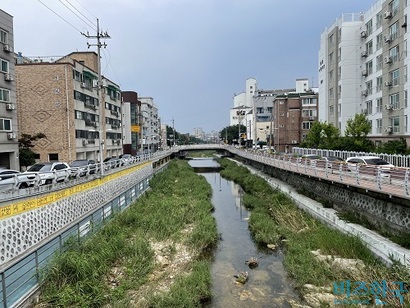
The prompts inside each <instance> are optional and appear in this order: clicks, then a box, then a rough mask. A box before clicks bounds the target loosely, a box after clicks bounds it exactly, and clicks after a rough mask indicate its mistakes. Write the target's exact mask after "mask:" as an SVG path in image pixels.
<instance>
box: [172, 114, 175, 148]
mask: <svg viewBox="0 0 410 308" xmlns="http://www.w3.org/2000/svg"><path fill="white" fill-rule="evenodd" d="M174 124H175V121H174V119H172V131H173V132H174V142H173V146H175V127H174Z"/></svg>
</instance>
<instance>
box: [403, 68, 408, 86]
mask: <svg viewBox="0 0 410 308" xmlns="http://www.w3.org/2000/svg"><path fill="white" fill-rule="evenodd" d="M403 80H404V82H407V65H405V66H404V68H403Z"/></svg>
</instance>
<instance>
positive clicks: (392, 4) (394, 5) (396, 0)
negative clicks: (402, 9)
mask: <svg viewBox="0 0 410 308" xmlns="http://www.w3.org/2000/svg"><path fill="white" fill-rule="evenodd" d="M389 9H390V11H391V12H392V15H393V16H395V15H397V13H398V12H399V0H393V1H392V2H390V3H389Z"/></svg>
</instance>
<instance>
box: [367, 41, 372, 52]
mask: <svg viewBox="0 0 410 308" xmlns="http://www.w3.org/2000/svg"><path fill="white" fill-rule="evenodd" d="M366 51H367V54H368V55H371V54H372V53H373V41H372V40H371V41H369V42H367V43H366Z"/></svg>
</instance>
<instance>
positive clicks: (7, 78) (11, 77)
mask: <svg viewBox="0 0 410 308" xmlns="http://www.w3.org/2000/svg"><path fill="white" fill-rule="evenodd" d="M4 80H5V81H13V76H12V75H11V74H4Z"/></svg>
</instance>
